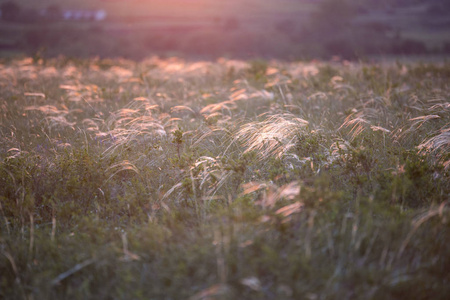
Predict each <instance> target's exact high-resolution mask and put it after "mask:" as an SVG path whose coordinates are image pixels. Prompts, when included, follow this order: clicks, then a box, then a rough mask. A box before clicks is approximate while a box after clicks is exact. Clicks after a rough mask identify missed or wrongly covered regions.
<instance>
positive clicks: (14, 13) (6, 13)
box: [0, 1, 21, 21]
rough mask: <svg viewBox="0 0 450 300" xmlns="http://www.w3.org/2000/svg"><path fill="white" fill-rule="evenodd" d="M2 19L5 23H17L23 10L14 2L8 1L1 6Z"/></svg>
mask: <svg viewBox="0 0 450 300" xmlns="http://www.w3.org/2000/svg"><path fill="white" fill-rule="evenodd" d="M0 9H1V11H2V19H3V20H5V21H17V20H18V19H19V16H20V12H21V8H20V6H19V5H18V4H16V3H15V2H13V1H8V2H5V3H3V4H2V5H0Z"/></svg>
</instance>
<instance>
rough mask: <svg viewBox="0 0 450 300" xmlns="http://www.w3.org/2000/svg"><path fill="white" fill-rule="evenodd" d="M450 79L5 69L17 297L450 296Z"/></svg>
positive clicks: (208, 69)
mask: <svg viewBox="0 0 450 300" xmlns="http://www.w3.org/2000/svg"><path fill="white" fill-rule="evenodd" d="M449 79H450V65H449V63H439V64H437V63H436V64H425V63H417V62H416V63H408V64H403V63H378V64H371V63H363V62H360V63H356V62H347V61H334V62H311V63H306V62H291V63H287V62H280V61H263V60H255V61H238V60H227V59H219V60H217V61H215V62H206V61H197V62H194V61H185V60H182V59H178V58H170V59H158V58H156V57H154V58H149V59H146V60H143V61H140V62H135V61H128V60H124V59H90V60H88V59H86V60H83V59H68V58H64V57H60V58H57V59H44V60H43V59H41V58H39V57H35V58H34V59H32V58H26V59H20V60H18V59H16V60H9V61H6V60H3V61H2V63H1V64H0V141H1V142H0V274H1V275H0V298H4V299H66V298H67V299H186V298H187V299H238V298H239V299H311V300H312V299H399V298H402V299H449V296H450V273H449V272H448V270H450V243H449V242H448V241H449V240H450V222H449V217H450V210H449V205H450V203H449V192H450V180H449V171H450V154H449V147H450V127H449V126H450V125H449V124H450V102H449V99H450V87H449V82H450V80H449Z"/></svg>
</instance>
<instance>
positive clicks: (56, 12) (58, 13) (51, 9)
mask: <svg viewBox="0 0 450 300" xmlns="http://www.w3.org/2000/svg"><path fill="white" fill-rule="evenodd" d="M46 12H47V18H48V19H49V20H51V21H58V20H61V19H62V10H61V7H60V6H59V5H57V4H51V5H49V6H48V7H47V9H46Z"/></svg>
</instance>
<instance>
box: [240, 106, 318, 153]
mask: <svg viewBox="0 0 450 300" xmlns="http://www.w3.org/2000/svg"><path fill="white" fill-rule="evenodd" d="M308 124H309V123H308V121H306V120H304V119H301V118H297V117H295V116H294V115H291V114H279V115H274V116H270V117H269V118H267V119H266V120H265V121H262V122H251V123H247V124H245V125H243V126H241V128H240V129H239V131H238V132H237V134H236V140H239V141H242V142H243V144H244V147H245V148H246V149H245V151H244V153H247V152H250V151H255V152H257V154H258V155H259V156H260V159H266V158H268V157H271V156H275V157H278V158H281V157H282V156H283V155H284V154H285V153H286V152H288V151H289V149H291V148H292V147H294V146H295V141H296V138H297V136H298V134H299V133H300V132H301V131H302V130H303V129H304V128H305V127H306V126H307V125H308Z"/></svg>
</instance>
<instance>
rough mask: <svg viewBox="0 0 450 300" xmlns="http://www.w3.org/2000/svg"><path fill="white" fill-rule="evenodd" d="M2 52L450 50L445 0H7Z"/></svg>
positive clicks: (264, 54) (449, 8) (0, 25)
mask: <svg viewBox="0 0 450 300" xmlns="http://www.w3.org/2000/svg"><path fill="white" fill-rule="evenodd" d="M0 11H1V13H0V57H12V56H23V55H32V56H39V57H43V56H45V57H52V56H58V55H64V56H67V57H93V56H98V57H102V58H104V57H118V56H120V57H125V58H131V59H141V58H144V57H148V56H151V55H159V56H162V57H165V56H174V55H177V56H182V57H186V58H192V59H214V58H217V57H221V56H224V57H229V58H243V59H248V58H256V57H258V58H278V59H288V60H296V59H330V58H333V57H339V58H342V59H365V58H376V57H380V56H383V57H388V56H394V57H395V56H400V55H421V56H434V57H442V56H444V57H445V56H446V55H448V54H450V1H444V0H226V1H224V0H223V1H221V0H58V1H57V0H40V1H36V0H1V1H0Z"/></svg>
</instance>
